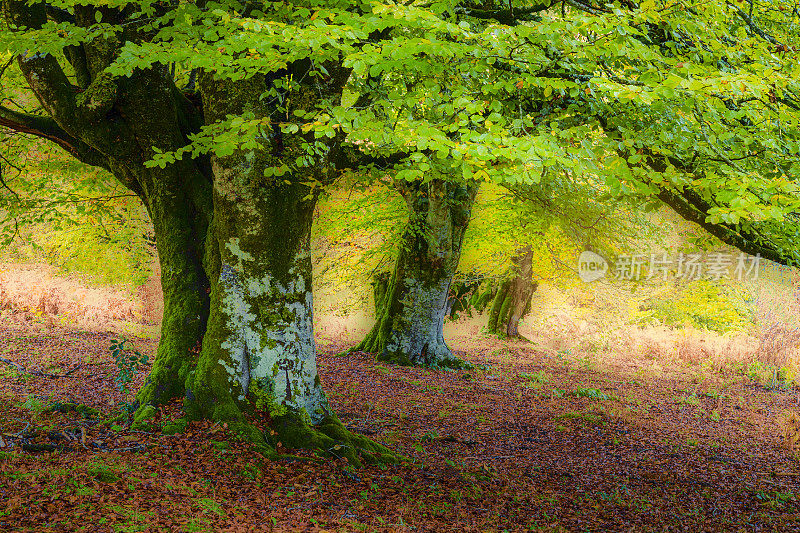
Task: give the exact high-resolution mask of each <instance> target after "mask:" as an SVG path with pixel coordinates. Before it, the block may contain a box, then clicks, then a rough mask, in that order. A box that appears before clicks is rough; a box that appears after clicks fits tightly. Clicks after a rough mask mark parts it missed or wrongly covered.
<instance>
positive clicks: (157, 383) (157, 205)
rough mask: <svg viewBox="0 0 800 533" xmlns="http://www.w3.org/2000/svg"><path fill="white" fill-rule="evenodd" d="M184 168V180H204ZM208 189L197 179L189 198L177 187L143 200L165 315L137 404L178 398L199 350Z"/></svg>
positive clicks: (204, 316)
mask: <svg viewBox="0 0 800 533" xmlns="http://www.w3.org/2000/svg"><path fill="white" fill-rule="evenodd" d="M176 167H177V168H176ZM176 167H171V168H170V169H169V170H170V171H171V172H163V174H164V176H162V180H161V182H162V184H163V182H164V181H166V180H167V179H169V178H173V179H174V178H176V176H175V173H176V171H177V172H180V171H181V169H180V167H181V165H177V166H176ZM184 170H185V171H184V172H183V173H182V176H183V179H182V180H181V181H182V182H183V183H185V182H187V181H189V180H190V179H195V180H202V181H205V180H204V178H203V177H202V175H200V174H198V173H194V172H190V169H184ZM143 181H144V180H143ZM153 181H154V180H152V179H151V180H147V182H149V183H153ZM210 189H211V188H210V186H202V185H199V184H198V188H197V191H198V196H197V197H194V198H193V197H192V196H191V195H187V194H185V193H186V191H185V190H181V189H178V188H176V191H180V193H179V194H174V195H158V194H153V195H151V196H150V197H149V198H148V200H149V201H147V205H148V211H149V213H150V216H151V218H152V220H153V226H154V230H155V236H156V247H157V250H158V258H159V261H160V264H161V288H162V293H163V297H164V315H163V318H162V322H161V340H160V342H159V345H158V352H157V353H156V357H155V360H154V361H153V367H152V369H151V372H150V375H149V376H148V379H147V381H146V383H145V385H144V387H142V389H141V390H140V391H139V393H138V394H137V401H138V403H139V404H140V405H141V406H146V405H157V404H160V403H165V402H167V401H169V400H171V399H173V398H179V397H182V396H183V395H184V393H185V383H186V378H187V377H188V375H189V372H190V370H192V368H193V367H194V364H195V362H196V360H197V356H198V354H199V353H200V346H201V343H202V339H203V335H204V334H205V330H206V324H207V322H208V314H209V300H210V296H209V293H210V292H211V287H210V285H209V280H208V276H207V275H206V271H205V260H206V250H205V245H206V233H207V231H208V224H209V216H210V212H211V195H210Z"/></svg>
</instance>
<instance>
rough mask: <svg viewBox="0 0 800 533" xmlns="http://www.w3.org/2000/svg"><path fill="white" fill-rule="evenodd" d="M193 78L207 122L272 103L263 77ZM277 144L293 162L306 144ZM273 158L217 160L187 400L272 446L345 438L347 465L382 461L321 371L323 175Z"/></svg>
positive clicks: (319, 446)
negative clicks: (313, 249) (316, 282)
mask: <svg viewBox="0 0 800 533" xmlns="http://www.w3.org/2000/svg"><path fill="white" fill-rule="evenodd" d="M234 85H235V86H234ZM200 86H201V90H202V92H203V96H204V101H206V102H208V104H207V106H206V110H205V112H206V117H207V119H208V120H209V122H214V121H215V120H219V119H221V118H224V117H225V116H227V115H230V114H242V113H243V112H248V111H252V112H254V113H256V114H257V116H270V114H271V112H272V111H274V110H273V109H268V108H264V106H265V104H263V103H262V100H261V99H260V96H261V95H262V94H263V93H265V92H266V91H267V90H268V89H269V80H267V79H266V78H264V77H258V76H256V77H253V78H251V79H250V80H247V81H238V82H236V83H235V84H234V83H233V82H221V81H218V80H213V79H211V77H210V76H203V77H201V82H200ZM283 149H284V150H285V151H286V153H284V154H282V155H283V156H284V157H286V158H288V159H290V160H292V161H294V160H295V159H296V158H297V157H298V154H297V153H296V151H297V150H300V149H301V146H300V143H299V142H298V143H296V145H293V144H288V143H287V145H286V146H284V147H283ZM276 164H280V160H279V159H278V157H277V155H276V153H275V151H273V150H272V146H267V147H258V148H252V149H249V150H247V149H239V150H236V151H235V152H234V153H233V154H232V155H230V156H226V157H219V156H214V157H212V168H213V173H214V216H213V221H212V227H211V230H210V246H209V255H212V256H213V257H216V258H218V260H217V261H208V263H209V265H213V266H211V267H210V268H208V270H207V272H208V274H209V279H210V282H211V302H210V304H211V307H210V308H211V312H210V316H209V320H208V328H207V330H206V333H205V336H204V337H203V345H202V351H201V353H200V358H199V360H198V362H197V366H196V367H195V369H194V371H193V372H192V373H191V374H190V377H189V379H188V380H187V390H186V401H185V402H184V407H185V409H186V411H187V413H188V414H189V416H191V417H203V418H211V419H213V420H218V421H225V422H227V423H228V424H229V426H230V427H232V428H233V429H234V430H235V431H238V432H239V433H240V434H241V435H242V436H244V437H246V438H248V439H250V440H253V441H254V442H256V443H259V444H261V445H264V446H267V447H269V445H276V444H277V442H281V443H282V444H283V445H284V446H287V447H290V448H309V449H316V450H322V451H326V452H328V453H333V452H332V451H331V450H333V449H334V446H335V445H336V444H337V443H345V444H346V446H342V447H337V448H336V449H337V450H340V451H339V452H338V455H345V456H347V457H348V459H349V460H350V461H352V462H358V461H359V457H360V458H361V459H366V460H368V461H372V460H376V459H386V458H389V457H391V454H390V453H389V452H388V450H386V449H385V448H383V447H381V446H378V445H376V444H374V443H372V442H371V441H369V440H368V439H365V438H363V437H359V436H355V435H352V434H351V433H350V432H348V431H347V430H346V429H345V428H344V427H343V426H342V424H341V423H340V422H339V421H338V419H337V418H336V417H335V415H334V414H333V412H332V411H331V409H330V406H329V405H328V400H327V398H326V396H325V393H324V392H323V390H322V385H321V382H320V378H319V375H318V374H317V359H316V345H315V342H314V328H313V301H312V293H311V287H312V284H311V271H312V269H311V266H312V265H311V253H310V236H311V223H312V218H313V212H314V206H315V203H316V195H315V194H313V193H312V191H311V190H310V189H309V187H308V186H307V185H305V182H308V181H310V180H312V179H321V178H322V177H323V176H319V175H316V176H292V175H289V174H286V175H284V176H281V177H280V178H277V177H276V178H265V177H264V169H265V168H267V167H270V166H275V165H276ZM315 168H317V169H325V168H326V166H325V165H323V164H322V163H321V164H320V165H318V166H317V167H315ZM252 416H257V417H261V421H262V422H265V423H267V424H268V425H269V427H270V429H271V431H270V432H269V435H268V436H265V435H264V434H263V433H261V431H260V430H259V429H257V428H256V426H255V425H253V424H251V423H250V421H249V420H250V419H251V417H252ZM334 455H336V454H334Z"/></svg>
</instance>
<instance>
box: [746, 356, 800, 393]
mask: <svg viewBox="0 0 800 533" xmlns="http://www.w3.org/2000/svg"><path fill="white" fill-rule="evenodd" d="M745 373H746V375H747V377H749V378H750V379H751V380H753V381H754V382H755V383H758V384H759V385H761V386H763V387H764V388H766V389H782V390H786V389H791V388H793V387H794V386H795V385H797V383H798V379H797V378H798V376H797V374H796V372H795V370H794V369H792V368H791V367H787V366H783V367H778V366H775V365H771V364H766V363H762V362H761V361H752V362H751V363H750V364H748V365H747V369H746V371H745Z"/></svg>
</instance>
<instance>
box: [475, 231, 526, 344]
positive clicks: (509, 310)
mask: <svg viewBox="0 0 800 533" xmlns="http://www.w3.org/2000/svg"><path fill="white" fill-rule="evenodd" d="M532 259H533V251H532V250H531V247H530V246H527V247H525V248H523V249H522V250H520V251H519V252H517V255H515V256H514V258H513V260H512V262H513V269H512V271H513V272H514V273H515V275H514V277H513V278H511V279H509V280H506V281H504V282H503V283H502V284H501V285H500V287H499V288H498V290H497V293H496V294H495V296H494V300H493V302H492V307H491V310H490V311H489V324H488V326H487V328H486V329H487V331H488V332H489V333H491V334H493V335H500V336H502V337H521V335H520V334H519V322H520V320H522V318H523V317H524V316H525V315H526V314H527V313H528V312H530V307H531V301H532V299H533V293H534V292H536V289H537V287H538V283H537V282H535V281H533V278H532V270H533V268H532Z"/></svg>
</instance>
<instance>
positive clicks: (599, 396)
mask: <svg viewBox="0 0 800 533" xmlns="http://www.w3.org/2000/svg"><path fill="white" fill-rule="evenodd" d="M573 394H574V395H575V396H577V397H578V398H592V399H593V400H611V399H613V398H612V397H611V396H609V395H608V394H606V393H605V392H603V391H600V390H597V389H585V388H583V387H578V388H576V389H575V391H574V392H573Z"/></svg>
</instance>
